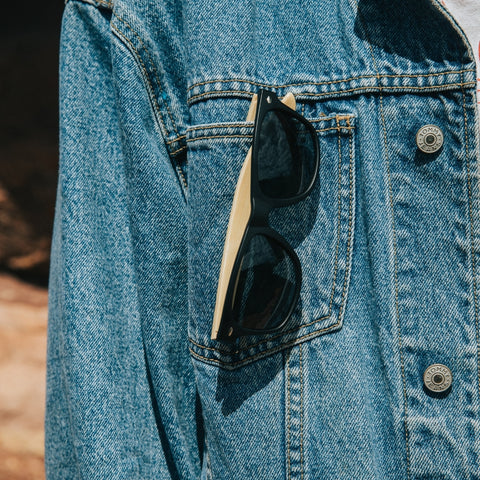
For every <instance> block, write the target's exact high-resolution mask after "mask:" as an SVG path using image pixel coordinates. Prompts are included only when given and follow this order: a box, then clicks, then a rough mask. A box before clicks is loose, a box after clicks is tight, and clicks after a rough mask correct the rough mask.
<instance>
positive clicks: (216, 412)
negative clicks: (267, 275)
mask: <svg viewBox="0 0 480 480" xmlns="http://www.w3.org/2000/svg"><path fill="white" fill-rule="evenodd" d="M259 88H266V89H270V90H272V91H274V92H275V93H276V94H277V95H278V96H279V97H282V96H284V95H286V94H287V93H288V92H292V93H293V94H294V95H295V98H296V101H297V107H296V108H297V111H298V112H299V113H301V114H302V115H303V116H305V118H307V119H308V120H309V121H311V122H312V124H313V125H314V127H315V129H316V131H317V135H318V140H319V146H320V169H319V176H318V181H317V183H316V185H315V187H314V189H313V191H312V192H311V194H310V195H309V196H308V197H307V198H305V199H304V200H302V201H301V202H299V203H296V204H295V205H292V206H289V207H284V208H281V209H276V210H275V211H273V212H272V214H271V217H270V224H271V225H272V226H273V227H274V228H275V230H277V231H278V232H280V233H281V234H282V235H283V236H284V237H285V238H286V239H287V240H288V241H289V243H290V244H291V245H292V247H293V248H294V249H295V251H296V253H297V254H298V257H299V259H300V262H301V265H302V272H303V282H302V287H301V293H300V299H299V302H298V305H297V307H296V309H295V311H294V314H293V319H292V322H291V323H289V324H288V326H287V327H286V328H285V329H284V331H282V332H280V333H275V334H269V335H263V336H256V337H243V338H241V339H239V341H238V342H237V343H234V344H229V343H224V342H221V341H217V340H211V339H210V331H211V322H212V319H213V311H214V306H215V296H216V288H217V280H218V275H219V270H220V263H221V259H222V251H223V241H224V237H225V233H226V229H227V225H228V219H229V213H230V209H231V204H232V199H233V194H234V191H235V185H236V182H237V179H238V175H239V172H240V169H241V167H242V164H243V161H244V159H245V156H246V154H247V151H248V149H249V147H250V145H251V141H252V134H253V123H252V122H247V121H245V118H246V115H247V112H248V108H249V104H250V101H251V98H252V95H253V94H254V93H256V92H257V91H258V89H259ZM475 90H476V70H475V60H474V57H473V52H472V49H471V47H470V45H469V44H468V41H467V39H466V37H465V35H464V34H463V32H462V30H461V29H460V28H459V26H458V25H457V24H456V23H455V21H454V20H453V19H452V18H451V16H450V15H449V14H448V12H447V11H446V10H445V9H444V8H443V7H442V6H441V4H440V2H439V1H437V0H389V1H387V0H322V1H320V0H304V1H301V2H300V1H298V2H277V1H273V0H261V1H256V0H240V1H238V2H230V1H227V0H219V1H214V2H212V1H207V0H189V1H183V2H181V1H175V0H136V1H130V0H112V1H107V0H69V1H68V2H67V3H66V5H65V11H64V17H63V24H62V39H61V52H60V164H59V177H58V191H57V203H56V216H55V224H54V231H53V243H52V260H51V272H50V283H49V330H48V364H47V412H46V421H45V427H46V459H45V463H46V472H47V479H48V480H57V479H58V480H60V479H62V480H65V479H83V480H100V479H102V480H104V479H109V480H114V479H138V480H154V479H155V480H193V479H200V480H207V479H213V480H224V479H225V480H226V479H229V480H245V479H255V480H274V479H275V480H278V479H285V480H296V479H298V480H319V479H321V480H351V479H358V480H420V479H421V480H439V479H444V480H460V479H468V480H479V479H480V410H479V409H480V362H479V360H480V325H479V313H480V312H479V309H480V305H479V301H480V300H479V293H480V292H479V291H478V290H479V288H480V283H479V282H480V276H479V271H480V258H479V252H480V190H479V164H478V162H479V158H480V155H479V143H478V136H479V130H480V128H479V127H480V124H479V119H478V114H477V111H476V96H475V95H476V92H475ZM428 124H434V125H437V126H438V127H439V128H440V129H441V131H442V133H443V136H444V143H443V146H442V148H441V149H440V150H439V151H438V152H436V153H423V152H422V151H420V150H419V149H418V147H417V144H416V133H417V131H418V130H419V129H420V128H421V127H422V126H424V125H428ZM435 363H441V364H444V365H446V366H447V367H448V368H450V370H451V371H452V375H453V384H452V387H451V389H450V390H449V391H447V392H446V393H445V394H434V393H431V392H430V391H428V389H426V387H424V385H423V373H424V371H425V370H426V369H427V367H428V366H429V365H432V364H435Z"/></svg>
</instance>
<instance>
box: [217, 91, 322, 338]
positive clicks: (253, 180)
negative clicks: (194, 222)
mask: <svg viewBox="0 0 480 480" xmlns="http://www.w3.org/2000/svg"><path fill="white" fill-rule="evenodd" d="M270 111H281V112H284V113H286V114H287V115H289V116H290V117H293V118H295V119H296V120H298V121H299V122H301V123H302V124H303V125H304V126H305V127H306V128H307V130H308V132H309V133H310V134H311V136H312V139H313V148H314V156H315V159H314V161H315V167H314V170H313V175H312V179H311V181H310V184H309V185H308V187H307V188H306V189H305V190H304V191H303V192H302V193H301V194H299V195H295V196H293V197H289V198H272V197H269V196H267V195H265V194H264V192H262V190H261V187H260V183H259V180H258V152H259V145H258V143H259V142H258V140H257V139H258V138H259V136H260V129H261V127H262V122H263V120H264V118H265V116H266V115H267V113H268V112H270ZM287 133H288V132H287ZM319 164H320V155H319V144H318V138H317V132H316V130H315V128H314V127H313V125H312V124H311V123H310V122H309V121H308V120H306V119H305V118H304V117H303V116H302V115H300V114H299V113H297V112H296V111H295V110H292V109H291V108H290V107H288V106H287V105H285V104H284V103H282V102H281V101H280V100H279V99H278V97H277V96H276V94H275V93H273V92H271V91H268V90H263V89H261V90H259V92H258V103H257V110H256V113H255V123H254V132H253V139H252V159H251V177H250V202H251V212H250V217H249V219H248V222H247V225H246V227H245V230H244V233H243V237H242V240H241V243H240V246H239V248H238V251H237V253H236V257H235V261H234V265H233V268H232V271H231V275H230V278H229V283H228V287H227V292H226V296H225V303H224V305H223V312H222V319H221V322H220V325H219V329H218V334H217V339H218V340H224V341H230V342H231V341H235V340H236V339H237V338H238V337H241V336H250V335H256V336H258V335H263V334H269V333H275V332H278V331H280V330H281V329H282V328H283V327H284V326H285V325H286V324H287V323H288V321H289V320H290V317H291V315H292V313H293V311H294V309H295V307H296V305H297V302H298V298H299V296H300V288H301V285H302V269H301V265H300V260H299V258H298V255H297V254H296V253H295V250H294V249H293V247H292V246H291V245H290V244H289V243H288V242H287V240H286V239H285V238H284V237H283V236H282V235H280V233H278V232H277V231H276V230H274V229H273V228H272V227H271V226H270V225H269V224H268V215H269V213H270V211H271V210H272V209H274V208H279V207H286V206H288V205H293V204H295V203H297V202H299V201H300V200H302V199H304V198H305V197H306V196H307V195H308V194H309V193H310V192H311V190H312V188H313V186H314V184H315V181H316V179H317V176H318V167H319ZM256 235H263V236H265V237H268V238H270V239H271V240H273V241H274V242H275V243H276V244H278V245H280V247H282V248H283V249H284V250H285V252H286V253H287V254H288V256H289V257H290V259H291V260H292V263H293V267H294V269H295V280H296V285H295V292H294V297H293V301H292V302H291V305H290V307H289V310H288V312H287V315H286V316H285V318H284V320H283V321H282V323H280V324H279V325H277V326H276V327H274V328H270V329H252V328H247V327H243V326H242V325H240V324H239V323H238V322H236V321H235V320H234V319H233V318H232V315H233V300H234V295H235V293H236V287H237V279H238V276H239V270H240V268H241V263H242V260H243V257H244V254H245V253H246V251H247V249H248V247H249V244H250V241H251V239H252V238H253V237H254V236H256ZM280 305H281V301H280V302H279V303H278V305H277V306H276V307H275V310H274V312H273V315H272V317H274V316H275V312H276V311H277V309H278V307H279V306H280Z"/></svg>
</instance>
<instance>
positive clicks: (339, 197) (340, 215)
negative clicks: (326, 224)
mask: <svg viewBox="0 0 480 480" xmlns="http://www.w3.org/2000/svg"><path fill="white" fill-rule="evenodd" d="M338 124H339V121H338V119H337V126H338ZM341 142H342V139H341V137H340V131H338V132H337V143H338V176H337V178H338V185H337V188H338V197H337V205H338V208H337V210H338V215H337V245H336V246H335V261H334V265H335V268H334V270H333V284H332V294H331V295H330V304H329V306H328V314H329V315H331V313H332V309H333V297H334V296H335V286H336V283H337V273H338V251H339V249H340V236H341V233H342V225H341V223H342V222H341V219H342V145H341Z"/></svg>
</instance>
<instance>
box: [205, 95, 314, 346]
mask: <svg viewBox="0 0 480 480" xmlns="http://www.w3.org/2000/svg"><path fill="white" fill-rule="evenodd" d="M253 117H254V118H255V120H254V133H253V141H252V146H251V148H250V150H249V152H248V154H247V156H246V159H245V161H244V164H243V167H242V169H241V172H240V175H239V179H238V182H237V186H236V190H235V194H234V198H233V203H232V210H231V213H230V220H229V224H228V228H227V234H226V239H225V245H224V251H223V258H222V264H221V267H220V276H219V281H218V288H217V298H216V305H215V312H214V319H213V325H212V332H211V338H212V339H217V340H224V341H234V340H236V339H237V338H238V337H242V336H248V335H262V334H266V333H274V332H278V331H280V330H282V329H283V328H284V327H285V326H286V325H287V323H288V322H289V320H290V318H291V315H292V313H293V311H294V309H295V306H296V304H297V302H298V298H299V295H300V287H301V284H302V269H301V266H300V261H299V259H298V256H297V254H296V253H295V251H294V249H293V248H292V246H291V245H290V244H289V243H288V242H287V240H285V238H284V237H283V236H282V235H280V233H278V232H277V231H276V230H274V229H273V228H272V227H271V226H270V225H269V222H268V217H269V213H270V212H271V210H273V209H275V208H281V207H286V206H288V205H292V204H294V203H297V202H299V201H300V200H302V199H304V198H305V197H306V196H307V195H308V194H309V193H310V192H311V190H312V188H313V186H314V183H315V180H316V177H317V172H318V166H319V146H318V139H317V135H316V132H315V128H314V127H313V126H312V125H311V124H310V123H309V122H308V121H307V120H306V119H305V118H303V117H302V116H301V115H300V114H298V113H297V112H296V111H295V98H294V97H293V95H292V94H291V93H289V94H288V95H287V96H285V97H284V98H283V99H282V101H280V99H279V98H278V97H277V96H276V95H275V93H273V92H270V91H267V90H260V91H259V92H258V96H257V95H256V96H254V98H253V100H252V103H251V105H250V110H249V114H248V116H247V121H251V120H252V119H253Z"/></svg>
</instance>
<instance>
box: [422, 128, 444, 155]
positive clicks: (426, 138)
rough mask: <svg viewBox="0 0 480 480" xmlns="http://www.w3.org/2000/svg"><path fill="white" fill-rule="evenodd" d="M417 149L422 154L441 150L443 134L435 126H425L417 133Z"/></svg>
mask: <svg viewBox="0 0 480 480" xmlns="http://www.w3.org/2000/svg"><path fill="white" fill-rule="evenodd" d="M416 141H417V147H418V148H419V149H420V150H421V151H422V152H424V153H435V152H438V150H440V149H441V148H442V145H443V133H442V131H441V130H440V129H439V128H438V127H437V126H436V125H425V126H423V127H422V128H420V130H419V131H418V132H417V136H416Z"/></svg>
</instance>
